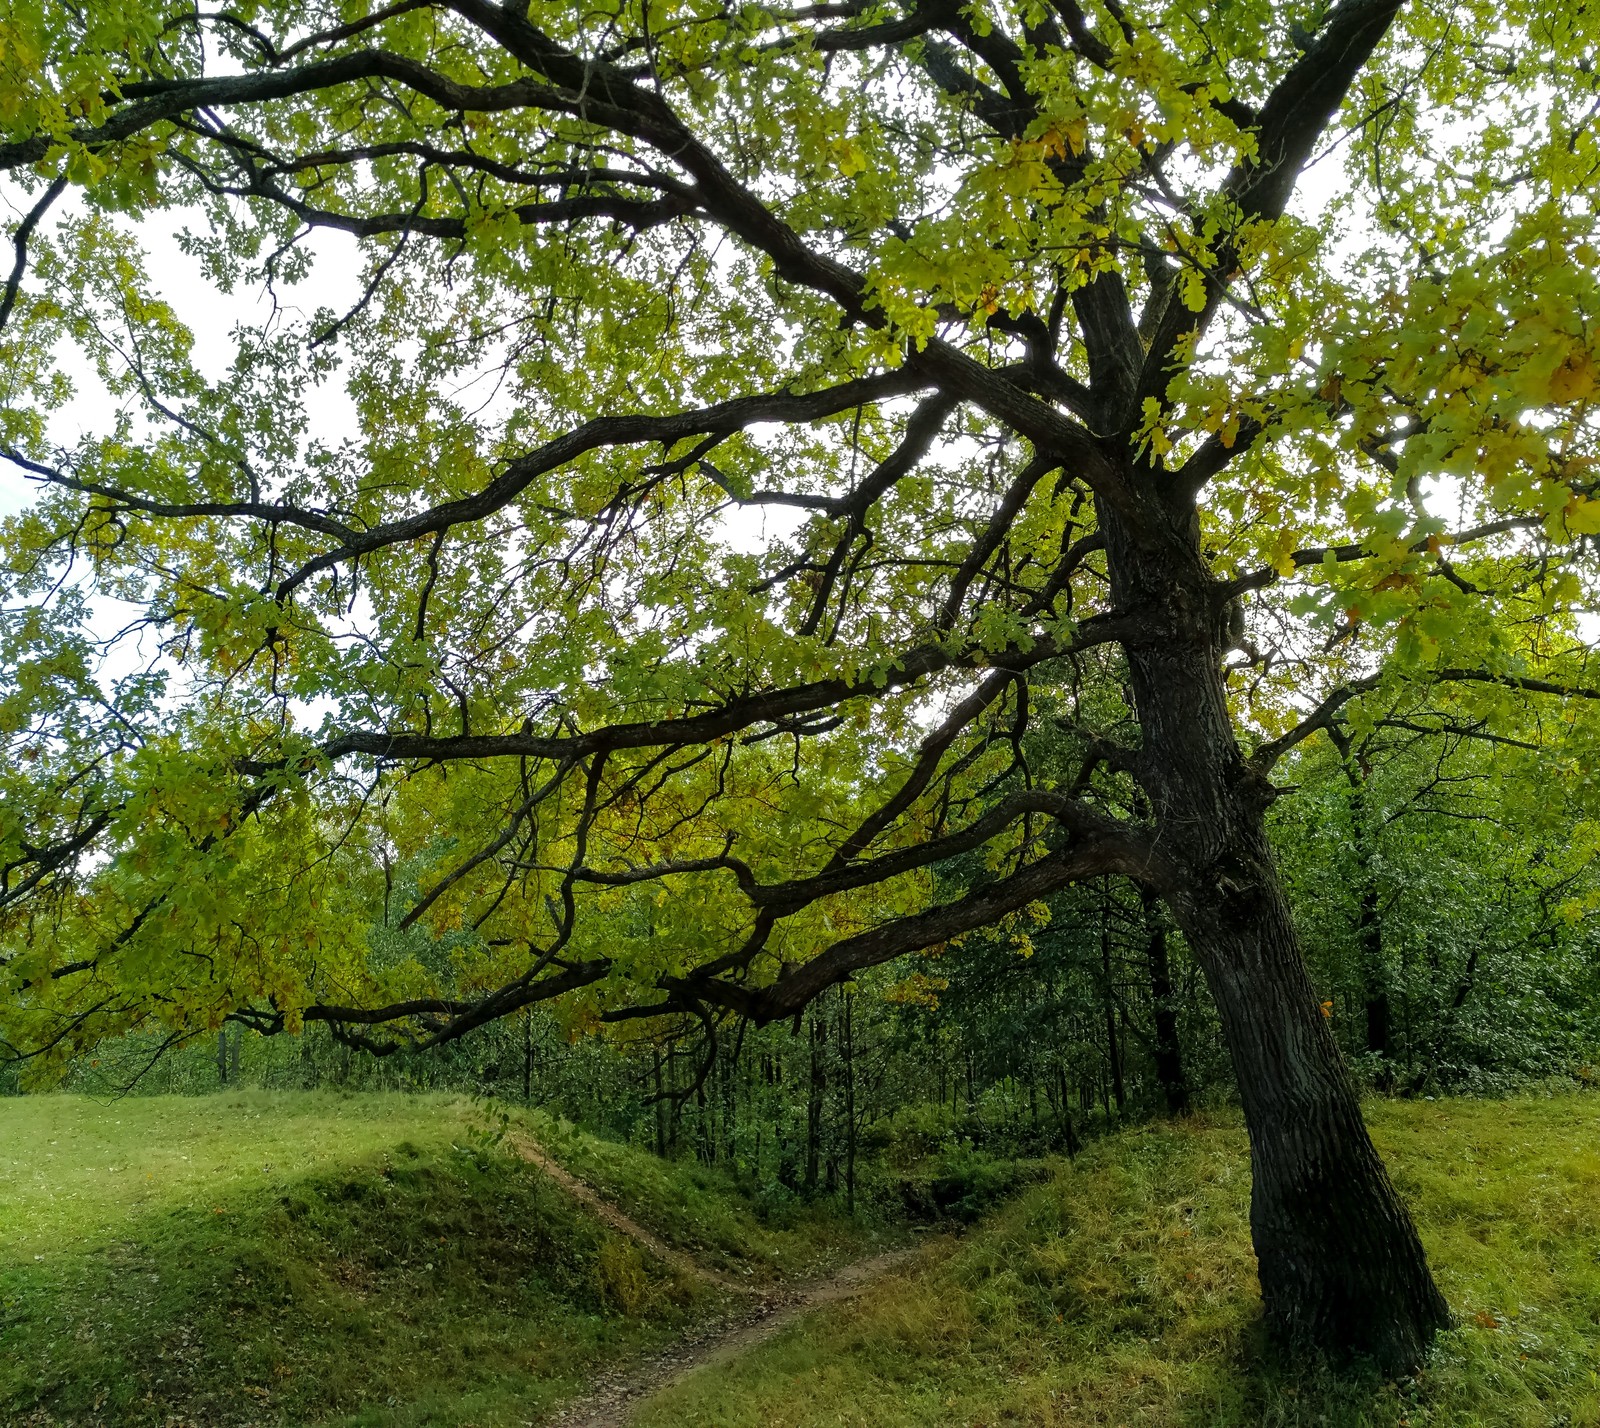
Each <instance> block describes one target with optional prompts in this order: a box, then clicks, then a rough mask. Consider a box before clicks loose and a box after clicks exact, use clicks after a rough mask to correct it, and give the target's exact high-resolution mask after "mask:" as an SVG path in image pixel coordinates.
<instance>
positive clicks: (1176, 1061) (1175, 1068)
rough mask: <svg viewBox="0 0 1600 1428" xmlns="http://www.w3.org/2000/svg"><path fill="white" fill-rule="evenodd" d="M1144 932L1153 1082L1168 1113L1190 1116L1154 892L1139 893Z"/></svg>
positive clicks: (1174, 998) (1175, 1000)
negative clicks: (1152, 1033) (1152, 1021)
mask: <svg viewBox="0 0 1600 1428" xmlns="http://www.w3.org/2000/svg"><path fill="white" fill-rule="evenodd" d="M1140 901H1141V902H1142V903H1143V906H1144V925H1145V933H1146V941H1145V964H1146V966H1147V967H1148V968H1149V972H1150V1005H1151V1011H1152V1014H1153V1016H1154V1018H1155V1031H1156V1035H1155V1063H1156V1080H1157V1081H1158V1082H1160V1084H1161V1093H1162V1095H1163V1096H1165V1097H1166V1101H1167V1113H1168V1114H1169V1115H1174V1116H1185V1115H1188V1113H1189V1083H1188V1081H1187V1080H1186V1079H1185V1078H1184V1074H1183V1047H1182V1045H1181V1044H1180V1043H1179V1041H1178V998H1177V994H1176V993H1175V992H1174V990H1173V986H1172V964H1171V962H1170V960H1169V959H1168V957H1167V928H1166V924H1165V923H1163V922H1162V920H1161V917H1162V914H1161V908H1160V905H1159V902H1158V900H1157V898H1156V896H1155V894H1154V893H1152V892H1150V891H1149V890H1148V889H1141V890H1140Z"/></svg>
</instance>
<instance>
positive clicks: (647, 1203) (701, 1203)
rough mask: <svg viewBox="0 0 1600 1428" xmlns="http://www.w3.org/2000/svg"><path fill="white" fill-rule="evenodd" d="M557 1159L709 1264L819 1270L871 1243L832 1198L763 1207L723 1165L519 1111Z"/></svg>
mask: <svg viewBox="0 0 1600 1428" xmlns="http://www.w3.org/2000/svg"><path fill="white" fill-rule="evenodd" d="M511 1125H512V1126H517V1125H525V1126H527V1127H528V1128H529V1129H530V1130H531V1131H532V1133H533V1135H534V1138H535V1139H536V1140H537V1141H538V1142H539V1144H540V1145H542V1146H543V1147H544V1148H545V1150H546V1151H548V1152H549V1153H550V1155H551V1156H553V1157H554V1158H555V1159H556V1160H558V1161H559V1162H560V1163H561V1164H562V1165H564V1166H565V1167H566V1168H567V1169H568V1170H570V1171H571V1172H572V1173H573V1174H574V1175H576V1176H577V1177H578V1178H579V1179H581V1180H584V1181H586V1182H587V1183H588V1184H590V1185H592V1186H593V1187H594V1188H595V1189H596V1190H598V1191H600V1193H601V1194H603V1195H605V1196H606V1197H607V1198H608V1199H609V1200H611V1201H612V1202H613V1203H615V1204H618V1205H624V1206H626V1207H627V1208H628V1213H629V1214H630V1215H632V1216H633V1218H634V1219H636V1220H637V1221H638V1222H639V1223H640V1224H641V1225H644V1226H645V1227H646V1228H647V1229H649V1230H651V1231H653V1232H654V1233H655V1234H657V1235H659V1236H660V1237H661V1238H662V1239H663V1240H665V1241H666V1242H667V1243H668V1244H670V1245H674V1246H676V1247H677V1248H679V1249H682V1250H686V1251H687V1252H688V1253H690V1254H692V1255H694V1256H695V1258H696V1259H698V1260H700V1261H701V1262H702V1263H704V1264H707V1265H709V1266H711V1267H712V1268H714V1269H720V1270H723V1271H725V1272H728V1273H732V1274H735V1275H742V1276H744V1277H746V1278H748V1279H750V1280H751V1282H752V1283H762V1282H767V1281H771V1280H774V1279H777V1278H792V1277H794V1276H797V1275H805V1274H813V1273H816V1272H818V1271H819V1270H822V1269H824V1268H825V1267H827V1266H828V1265H830V1264H835V1263H837V1262H839V1261H840V1260H843V1259H848V1258H852V1257H855V1256H858V1255H861V1254H865V1253H868V1252H870V1247H871V1245H872V1243H873V1238H874V1237H873V1235H872V1233H871V1230H870V1229H869V1227H868V1226H867V1225H866V1224H865V1223H861V1222H857V1223H852V1222H851V1221H850V1220H848V1219H845V1218H844V1217H842V1216H841V1215H840V1213H839V1212H838V1210H837V1208H836V1207H835V1206H833V1205H831V1204H829V1203H828V1202H817V1203H814V1204H811V1205H807V1204H805V1203H804V1202H803V1201H801V1200H799V1199H798V1198H796V1199H793V1200H791V1201H788V1202H787V1203H784V1204H782V1205H781V1206H776V1207H770V1208H769V1209H768V1210H767V1212H766V1213H765V1214H758V1213H757V1211H756V1208H755V1207H754V1206H753V1205H752V1204H751V1203H750V1201H749V1200H748V1199H745V1198H742V1197H741V1196H740V1195H739V1194H738V1192H737V1190H736V1189H735V1187H734V1184H733V1182H732V1181H731V1180H730V1178H729V1177H728V1176H727V1175H726V1174H725V1173H723V1172H722V1171H721V1170H718V1169H715V1168H708V1167H706V1166H703V1165H700V1164H698V1163H695V1162H689V1163H685V1162H677V1161H667V1160H662V1159H660V1158H659V1157H657V1156H654V1155H642V1154H640V1153H639V1152H638V1151H637V1150H635V1149H633V1148H632V1147H631V1146H625V1145H619V1144H618V1143H617V1142H615V1141H609V1140H603V1139H600V1138H599V1137H596V1136H590V1135H585V1134H584V1133H583V1132H581V1131H579V1130H577V1129H576V1128H575V1127H574V1126H573V1125H572V1124H571V1122H569V1121H564V1120H558V1119H556V1118H554V1117H551V1116H547V1115H544V1114H542V1113H541V1112H539V1111H531V1112H513V1113H512V1115H511Z"/></svg>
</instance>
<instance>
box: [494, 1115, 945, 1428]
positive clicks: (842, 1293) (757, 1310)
mask: <svg viewBox="0 0 1600 1428" xmlns="http://www.w3.org/2000/svg"><path fill="white" fill-rule="evenodd" d="M507 1143H508V1144H509V1145H510V1146H511V1148H512V1149H513V1150H515V1151H516V1153H517V1154H518V1155H520V1156H521V1157H522V1158H523V1159H524V1160H526V1161H527V1162H528V1163H529V1164H530V1165H535V1166H537V1167H538V1168H539V1169H540V1170H542V1171H543V1172H544V1173H545V1174H546V1175H548V1176H549V1177H550V1178H551V1179H552V1180H554V1181H555V1182H556V1184H557V1185H559V1186H560V1187H561V1188H562V1189H563V1190H565V1191H566V1192H567V1194H569V1195H571V1196H572V1198H573V1199H574V1200H577V1201H578V1202H579V1203H580V1204H582V1205H583V1206H584V1207H585V1208H587V1209H588V1210H589V1211H590V1212H591V1213H592V1214H593V1215H594V1216H595V1217H596V1218H597V1219H599V1220H601V1221H602V1222H604V1223H605V1224H607V1225H609V1226H611V1228H612V1229H614V1230H615V1231H616V1232H617V1233H618V1234H621V1235H626V1236H627V1237H628V1238H629V1239H631V1240H633V1241H635V1242H636V1243H638V1244H639V1245H642V1246H643V1247H644V1248H645V1249H646V1250H648V1251H649V1252H650V1253H651V1254H653V1255H655V1256H656V1257H657V1258H658V1259H660V1260H662V1261H663V1262H664V1263H666V1264H669V1265H671V1266H672V1267H673V1268H674V1269H675V1270H677V1271H678V1272H679V1273H680V1274H684V1275H687V1276H688V1277H690V1278H692V1279H698V1280H701V1281H702V1282H704V1283H707V1284H713V1285H715V1286H716V1287H717V1288H718V1289H723V1290H727V1291H728V1292H730V1293H733V1294H738V1295H741V1296H744V1297H745V1298H746V1300H747V1307H746V1308H745V1309H743V1310H742V1311H740V1312H736V1313H734V1314H733V1315H732V1316H731V1317H728V1318H724V1319H721V1320H716V1321H713V1322H711V1323H709V1324H704V1325H701V1326H700V1327H699V1328H698V1329H695V1330H692V1331H691V1332H690V1333H688V1334H686V1335H685V1336H684V1337H683V1338H682V1339H680V1340H679V1341H678V1342H677V1343H676V1344H674V1345H673V1346H672V1348H670V1349H668V1350H666V1351H665V1352H664V1353H660V1354H657V1355H656V1356H655V1357H653V1358H651V1359H647V1360H646V1361H645V1362H643V1363H641V1364H635V1365H633V1366H631V1367H629V1368H626V1369H620V1370H613V1371H611V1372H609V1373H605V1374H602V1375H601V1377H600V1379H599V1382H598V1383H597V1384H596V1386H595V1389H594V1391H593V1392H592V1393H590V1394H589V1395H588V1396H587V1397H585V1398H582V1399H579V1400H578V1401H577V1402H576V1403H572V1404H569V1405H568V1406H567V1407H566V1408H564V1409H563V1410H562V1411H561V1412H560V1413H558V1414H557V1415H556V1417H555V1418H554V1419H552V1420H551V1421H552V1423H553V1424H559V1425H560V1428H625V1425H626V1424H627V1423H628V1422H629V1421H631V1419H632V1417H633V1413H634V1410H635V1409H636V1408H637V1407H639V1405H640V1404H641V1403H643V1402H644V1400H646V1399H647V1398H650V1397H651V1396H653V1395H654V1394H656V1393H659V1392H660V1391H661V1390H662V1389H664V1388H667V1387H668V1386H670V1385H671V1384H674V1383H677V1382H678V1380H679V1379H682V1378H685V1377H687V1376H688V1375H689V1374H691V1373H693V1372H694V1371H695V1370H696V1369H700V1368H708V1367H713V1366H715V1365H717V1364H723V1363H728V1362H730V1361H731V1360H733V1359H735V1358H737V1357H738V1356H739V1355H740V1354H742V1353H744V1352H746V1351H747V1350H749V1349H752V1348H754V1347H755V1346H756V1345H757V1344H760V1343H763V1342H765V1341H766V1340H767V1339H770V1338H771V1337H772V1336H773V1335H774V1334H776V1333H777V1332H778V1331H779V1330H780V1329H782V1328H783V1327H784V1326H785V1325H787V1324H789V1323H792V1322H793V1321H794V1320H795V1319H798V1318H799V1317H800V1316H801V1315H802V1314H805V1313H808V1312H809V1311H810V1310H812V1309H818V1308H821V1307H822V1306H823V1305H825V1304H837V1303H839V1302H841V1301H842V1300H845V1299H849V1298H851V1297H852V1296H853V1295H855V1294H858V1293H859V1292H860V1291H861V1290H862V1289H864V1288H866V1286H867V1285H868V1284H870V1283H872V1282H873V1281H874V1280H875V1279H878V1278H880V1277H882V1276H883V1275H885V1274H887V1273H889V1272H890V1271H891V1270H892V1269H894V1268H895V1266H896V1265H899V1264H903V1263H904V1262H905V1261H906V1260H907V1259H909V1258H910V1257H911V1256H912V1255H913V1254H915V1253H916V1251H915V1250H911V1249H903V1250H895V1251H893V1252H891V1253H889V1254H880V1255H875V1256H873V1257H872V1258H871V1259H861V1260H857V1261H856V1262H855V1263H854V1264H847V1265H845V1266H844V1268H843V1269H840V1270H838V1271H836V1272H835V1273H833V1274H830V1275H826V1276H824V1277H823V1278H820V1279H812V1280H806V1281H803V1282H801V1283H799V1284H787V1285H771V1286H767V1287H765V1288H759V1287H757V1286H754V1285H750V1284H745V1283H743V1282H741V1281H740V1280H737V1279H735V1278H733V1276H732V1275H727V1274H723V1273H722V1272H721V1271H720V1270H715V1269H711V1268H710V1267H708V1266H707V1265H703V1264H701V1263H700V1262H699V1261H698V1260H697V1259H695V1258H694V1257H693V1256H692V1255H688V1254H685V1253H684V1252H683V1251H682V1250H680V1249H674V1248H673V1247H672V1246H671V1245H669V1244H667V1243H665V1242H664V1241H663V1240H662V1239H661V1238H660V1236H658V1235H656V1234H654V1233H652V1232H651V1231H650V1230H647V1229H646V1228H645V1227H644V1226H643V1225H641V1224H640V1223H639V1222H638V1221H637V1220H634V1219H631V1218H630V1217H629V1216H627V1215H625V1214H623V1212H622V1211H621V1210H619V1209H618V1208H617V1207H616V1206H615V1205H613V1204H612V1203H611V1202H610V1201H609V1200H606V1199H604V1198H602V1197H601V1196H600V1195H599V1194H597V1193H596V1192H595V1191H594V1189H593V1188H592V1187H590V1186H589V1185H586V1184H585V1183H584V1182H583V1181H582V1180H580V1179H578V1177H577V1176H576V1175H574V1174H573V1173H572V1172H571V1171H570V1170H568V1169H566V1168H565V1167H564V1166H562V1165H560V1164H558V1163H557V1162H556V1161H554V1160H552V1159H551V1158H550V1156H549V1155H547V1154H546V1153H545V1152H544V1151H543V1150H542V1149H540V1147H539V1146H538V1145H537V1144H536V1143H535V1142H534V1141H532V1140H531V1139H530V1138H529V1137H528V1136H527V1135H526V1134H524V1133H521V1132H513V1133H512V1134H511V1135H510V1136H509V1137H507Z"/></svg>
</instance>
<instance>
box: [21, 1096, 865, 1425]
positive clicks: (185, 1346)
mask: <svg viewBox="0 0 1600 1428" xmlns="http://www.w3.org/2000/svg"><path fill="white" fill-rule="evenodd" d="M523 1123H525V1124H526V1123H529V1122H527V1121H526V1120H525V1121H524V1122H523ZM533 1127H534V1130H535V1132H536V1134H537V1135H538V1137H539V1139H540V1140H541V1142H543V1143H545V1144H546V1145H547V1146H548V1148H549V1149H550V1150H551V1151H552V1152H553V1153H554V1154H555V1155H556V1158H558V1159H560V1160H562V1161H564V1162H565V1163H567V1164H568V1165H569V1166H571V1167H572V1168H573V1169H575V1170H577V1171H578V1173H580V1174H582V1175H584V1176H585V1177H586V1178H592V1179H593V1180H594V1181H595V1183H597V1184H601V1185H603V1186H605V1187H606V1188H608V1189H610V1190H611V1191H612V1192H613V1193H615V1194H616V1195H617V1196H618V1198H619V1201H620V1202H621V1203H623V1204H624V1205H625V1206H626V1207H627V1208H628V1210H629V1211H630V1212H631V1213H633V1214H635V1215H636V1216H637V1218H639V1219H640V1220H641V1221H643V1222H644V1223H646V1224H648V1225H650V1226H651V1228H653V1229H655V1230H656V1231H657V1232H658V1233H659V1234H661V1235H662V1236H663V1237H664V1238H667V1239H669V1240H672V1241H674V1242H676V1243H678V1244H680V1245H684V1246H686V1247H689V1248H691V1249H695V1250H697V1251H706V1252H707V1253H708V1257H710V1258H713V1259H715V1260H716V1261H718V1262H720V1263H721V1264H722V1265H723V1266H724V1267H726V1268H729V1269H732V1270H733V1271H735V1272H738V1273H744V1274H747V1275H749V1276H751V1277H752V1278H770V1277H772V1276H773V1275H774V1274H775V1273H777V1272H778V1271H780V1270H782V1271H794V1270H796V1269H798V1268H801V1267H804V1266H807V1265H809V1264H812V1263H815V1262H817V1261H819V1260H821V1259H825V1258H827V1257H829V1256H837V1255H839V1254H844V1253H849V1252H852V1251H853V1250H854V1249H856V1248H858V1247H859V1245H860V1242H861V1237H860V1236H859V1235H856V1234H854V1233H852V1232H849V1231H846V1230H844V1229H842V1228H840V1227H839V1225H838V1224H837V1222H835V1221H832V1220H830V1219H828V1218H827V1217H825V1216H820V1215H819V1216H814V1217H809V1218H806V1217H802V1218H799V1219H797V1220H796V1221H795V1222H794V1223H793V1224H792V1225H791V1226H789V1227H788V1228H785V1229H775V1228H772V1227H768V1226H764V1225H762V1224H760V1223H759V1222H758V1221H757V1220H756V1219H755V1217H754V1216H753V1215H751V1213H750V1212H749V1210H748V1209H747V1208H746V1207H745V1206H744V1205H743V1204H742V1202H740V1201H739V1200H738V1199H737V1198H736V1197H735V1196H733V1195H732V1194H731V1193H730V1191H729V1190H728V1188H727V1186H726V1185H725V1184H724V1183H723V1182H721V1181H720V1180H719V1179H718V1178H717V1177H716V1176H714V1175H710V1174H708V1173H706V1172H703V1171H699V1170H696V1169H693V1168H691V1167H679V1166H666V1165H663V1164H661V1163H660V1162H658V1161H656V1160H655V1159H654V1158H653V1157H650V1156H646V1155H643V1154H641V1153H639V1152H635V1151H630V1150H628V1149H626V1148H624V1147H617V1146H610V1145H606V1144H604V1143H602V1142H597V1141H593V1140H591V1139H590V1138H588V1137H585V1136H582V1135H580V1134H578V1133H576V1132H574V1131H572V1130H571V1129H570V1127H558V1126H556V1125H554V1124H553V1123H550V1122H548V1121H536V1122H534V1123H533ZM485 1128H486V1121H485V1118H484V1116H483V1115H482V1113H481V1112H480V1111H479V1110H477V1109H475V1108H474V1107H473V1106H472V1105H471V1104H470V1103H469V1102H466V1101H462V1100H453V1099H445V1098H429V1097H404V1096H382V1095H372V1096H353V1097H346V1096H339V1095H335V1094H295V1095H269V1094H264V1093H263V1094H251V1093H245V1094H241V1095H235V1096H210V1097H150V1098H129V1099H126V1100H123V1101H119V1102H115V1103H111V1104H108V1105H103V1104H98V1103H96V1102H94V1101H90V1100H87V1099H83V1098H78V1097H67V1096H39V1097H24V1098H14V1099H7V1100H0V1423H3V1424H5V1425H6V1428H22V1425H28V1428H32V1425H40V1428H43V1426H44V1425H56V1424H61V1425H67V1424H71V1425H106V1428H113V1425H115V1426H116V1428H120V1425H125V1424H126V1425H146V1424H151V1425H153V1424H160V1425H163V1428H212V1426H213V1425H235V1424H237V1425H244V1424H259V1425H273V1428H276V1425H290V1424H292V1425H296V1428H298V1425H309V1424H338V1425H348V1428H355V1425H363V1428H366V1425H371V1428H379V1425H395V1428H399V1425H421V1424H428V1425H459V1428H466V1425H474V1428H500V1425H512V1424H524V1423H530V1422H537V1421H539V1420H540V1419H541V1418H542V1417H543V1416H545V1414H546V1413H547V1411H548V1410H549V1409H550V1407H551V1406H552V1405H553V1404H555V1403H556V1402H558V1401H559V1400H561V1399H563V1398H565V1397H567V1396H569V1395H571V1394H572V1393H574V1392H576V1391H577V1390H578V1389H579V1388H580V1387H581V1386H582V1385H583V1384H584V1383H585V1382H586V1381H587V1380H588V1378H589V1376H590V1374H591V1373H592V1371H593V1370H594V1368H595V1367H596V1366H597V1365H598V1364H600V1363H601V1362H604V1361H614V1360H616V1359H618V1358H624V1357H628V1356H631V1355H635V1354H638V1353H642V1352H646V1351H648V1350H650V1349H652V1348H654V1347H657V1346H660V1345H661V1344H663V1343H666V1342H668V1341H670V1340H672V1339H673V1338H674V1337H675V1336H676V1335H677V1334H678V1333H679V1332H680V1331H681V1330H682V1329H683V1328H684V1327H685V1326H686V1325H687V1324H688V1323H689V1322H690V1321H692V1320H693V1319H695V1318H696V1317H697V1316H701V1315H704V1314H707V1313H709V1312H713V1311H714V1310H715V1309H716V1307H717V1295H716V1294H715V1292H714V1291H712V1290H710V1289H708V1288H707V1287H706V1286H705V1285H704V1284H703V1283H701V1282H699V1281H697V1280H694V1279H692V1278H686V1277H683V1276H678V1275H674V1274H672V1273H670V1272H669V1271H667V1270H666V1269H665V1268H663V1267H662V1266H661V1265H660V1264H659V1263H657V1262H656V1261H654V1260H652V1259H651V1258H650V1257H649V1256H648V1255H646V1254H644V1253H642V1252H641V1251H640V1250H639V1249H638V1248H637V1247H636V1246H635V1245H634V1244H633V1242H632V1241H631V1240H628V1239H625V1238H623V1237H621V1236H619V1235H616V1234H614V1233H611V1232H610V1231H608V1230H606V1229H605V1228H603V1227H602V1226H600V1225H599V1224H598V1223H596V1222H595V1220H594V1219H593V1218H592V1217H590V1216H588V1215H586V1214H585V1213H584V1212H583V1211H582V1209H581V1207H579V1206H577V1205H576V1204H575V1203H574V1202H573V1201H572V1200H571V1199H570V1197H568V1196H567V1195H566V1194H565V1193H563V1192H562V1191H561V1190H559V1189H557V1188H556V1187H555V1186H554V1185H552V1183H551V1182H550V1181H549V1180H548V1179H547V1178H546V1177H544V1176H542V1175H541V1174H540V1173H538V1172H537V1171H535V1170H533V1169H532V1168H530V1167H528V1166H527V1165H525V1164H523V1163H522V1162H521V1161H520V1160H518V1159H516V1158H515V1157H514V1156H512V1155H511V1154H510V1153H509V1152H508V1151H506V1150H504V1149H500V1148H496V1147H495V1146H493V1145H492V1144H490V1143H489V1142H488V1141H487V1140H486V1139H485V1137H484V1135H483V1131H484V1129H485Z"/></svg>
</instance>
